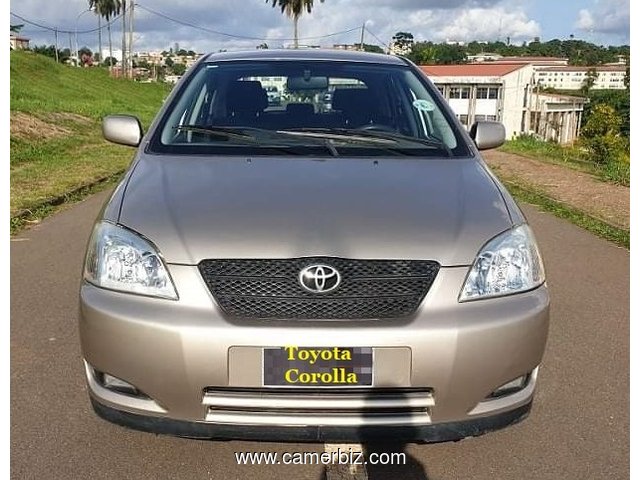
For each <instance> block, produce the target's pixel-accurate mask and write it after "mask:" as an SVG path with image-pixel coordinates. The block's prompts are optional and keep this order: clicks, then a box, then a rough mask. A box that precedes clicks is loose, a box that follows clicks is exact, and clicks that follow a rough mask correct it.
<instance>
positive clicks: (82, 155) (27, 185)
mask: <svg viewBox="0 0 640 480" xmlns="http://www.w3.org/2000/svg"><path fill="white" fill-rule="evenodd" d="M10 83H11V93H10V97H11V107H10V110H11V137H10V143H11V156H10V171H11V216H12V217H14V216H16V215H21V216H23V217H25V216H26V217H28V215H25V212H26V213H27V214H28V213H31V214H32V215H36V216H38V215H37V212H43V211H46V208H44V209H43V204H45V203H47V202H48V201H50V200H52V199H55V198H59V197H61V196H64V195H66V194H68V193H69V192H71V191H75V190H78V189H81V187H82V186H84V185H88V184H91V183H93V182H95V181H96V180H98V179H104V178H113V177H114V176H116V175H117V174H118V173H120V172H122V171H123V170H124V169H125V168H126V167H127V165H128V164H129V162H130V161H131V158H132V155H133V153H134V150H133V149H132V148H128V147H122V146H117V145H113V144H109V143H107V142H106V141H105V140H104V139H103V138H102V133H101V128H100V122H101V119H102V117H103V116H105V115H108V114H110V113H129V114H132V115H136V116H138V117H139V118H140V119H141V121H142V123H143V125H145V126H148V125H149V124H150V122H151V120H152V119H153V116H154V115H155V113H156V112H157V111H158V109H159V108H160V106H161V105H162V101H163V99H164V98H165V97H166V96H167V94H168V93H169V91H170V87H168V86H167V85H165V84H158V83H136V82H131V81H128V80H121V79H114V78H111V77H109V74H108V72H107V70H106V69H103V68H86V69H85V68H74V67H69V66H65V65H60V64H56V63H55V62H54V61H53V60H51V59H49V58H47V57H44V56H41V55H37V54H34V53H31V52H21V51H12V52H11V80H10ZM18 223H19V222H18ZM18 223H17V222H16V221H15V220H13V221H12V229H14V228H15V227H16V226H17V225H18Z"/></svg>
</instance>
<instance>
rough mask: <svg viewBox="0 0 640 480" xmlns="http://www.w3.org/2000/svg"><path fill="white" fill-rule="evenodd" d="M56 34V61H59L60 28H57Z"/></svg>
mask: <svg viewBox="0 0 640 480" xmlns="http://www.w3.org/2000/svg"><path fill="white" fill-rule="evenodd" d="M55 34H56V63H58V62H59V59H58V29H57V28H56V29H55Z"/></svg>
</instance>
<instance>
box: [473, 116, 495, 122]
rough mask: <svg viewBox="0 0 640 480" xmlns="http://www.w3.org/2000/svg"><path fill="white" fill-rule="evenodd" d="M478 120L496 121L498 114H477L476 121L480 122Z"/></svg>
mask: <svg viewBox="0 0 640 480" xmlns="http://www.w3.org/2000/svg"><path fill="white" fill-rule="evenodd" d="M478 121H490V122H495V121H496V116H495V115H476V122H478Z"/></svg>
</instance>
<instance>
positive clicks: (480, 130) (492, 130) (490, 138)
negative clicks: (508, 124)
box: [469, 121, 507, 150]
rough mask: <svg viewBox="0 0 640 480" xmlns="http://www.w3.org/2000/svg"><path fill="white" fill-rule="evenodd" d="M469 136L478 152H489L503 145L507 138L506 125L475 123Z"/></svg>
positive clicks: (484, 122)
mask: <svg viewBox="0 0 640 480" xmlns="http://www.w3.org/2000/svg"><path fill="white" fill-rule="evenodd" d="M469 135H471V138H472V139H473V141H474V142H476V147H478V150H488V149H490V148H497V147H499V146H500V145H502V144H503V143H504V141H505V138H506V136H507V134H506V131H505V129H504V125H503V124H502V123H500V122H486V121H479V122H476V123H474V124H473V125H472V126H471V130H469Z"/></svg>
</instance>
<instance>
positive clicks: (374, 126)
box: [354, 123, 398, 133]
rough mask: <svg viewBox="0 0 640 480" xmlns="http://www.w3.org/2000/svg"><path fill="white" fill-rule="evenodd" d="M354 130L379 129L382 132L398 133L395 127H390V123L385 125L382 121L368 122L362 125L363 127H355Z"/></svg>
mask: <svg viewBox="0 0 640 480" xmlns="http://www.w3.org/2000/svg"><path fill="white" fill-rule="evenodd" d="M354 130H362V131H364V132H368V131H370V130H373V131H376V130H378V131H381V132H390V133H398V131H397V130H396V129H395V128H393V127H390V126H389V125H383V124H381V123H367V124H366V125H362V126H361V127H358V128H355V129H354Z"/></svg>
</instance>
